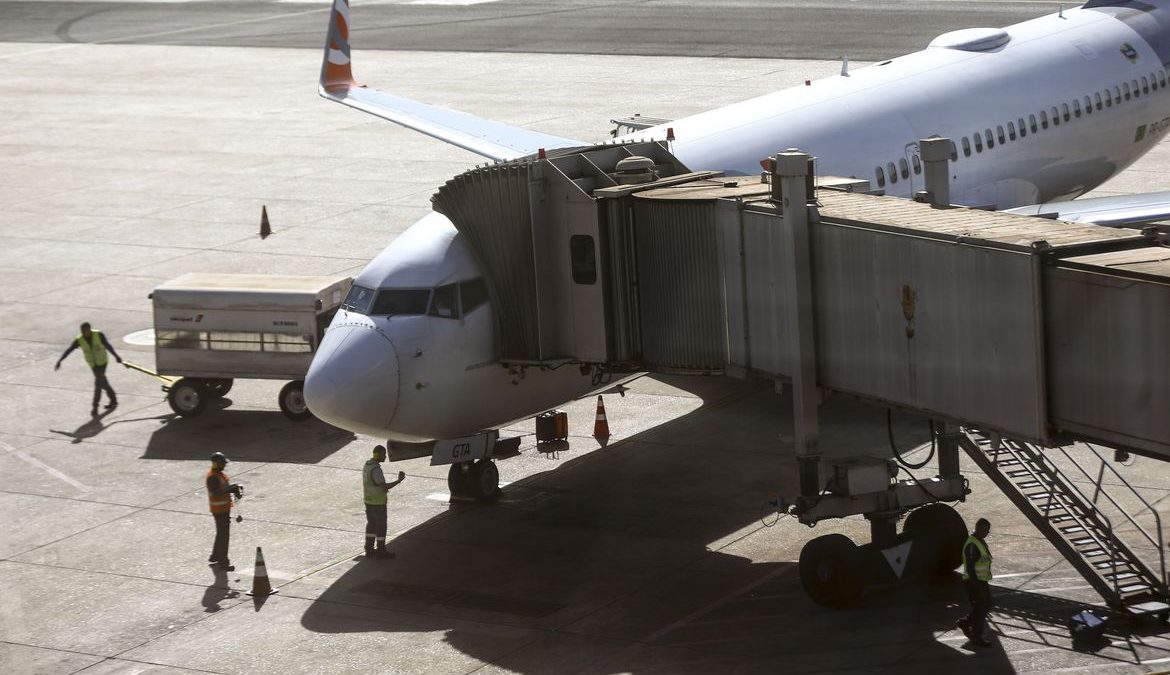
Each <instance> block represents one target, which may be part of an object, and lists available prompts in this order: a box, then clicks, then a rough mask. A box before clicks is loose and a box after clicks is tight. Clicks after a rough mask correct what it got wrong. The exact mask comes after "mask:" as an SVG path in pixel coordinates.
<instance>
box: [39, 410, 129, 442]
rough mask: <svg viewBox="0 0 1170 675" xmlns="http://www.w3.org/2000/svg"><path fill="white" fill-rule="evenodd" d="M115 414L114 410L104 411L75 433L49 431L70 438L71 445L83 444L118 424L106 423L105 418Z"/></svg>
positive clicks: (58, 430)
mask: <svg viewBox="0 0 1170 675" xmlns="http://www.w3.org/2000/svg"><path fill="white" fill-rule="evenodd" d="M113 412H114V411H113V410H103V411H102V412H101V414H99V415H95V416H94V417H91V418H89V419H88V420H86V421H85V422H83V423H82V424H81V426H79V427H77V428H76V429H74V430H73V431H61V430H60V429H49V431H50V432H51V433H54V434H60V435H62V436H65V437H67V438H69V439H70V441H69V442H70V443H74V444H76V443H81V442H82V441H85V440H87V439H90V438H93V437H94V436H97V435H98V434H100V433H101V432H103V431H105V429H106V427H108V426H110V424H117V422H111V423H110V424H106V423H105V422H104V420H105V418H106V417H109V416H110V415H111V414H113Z"/></svg>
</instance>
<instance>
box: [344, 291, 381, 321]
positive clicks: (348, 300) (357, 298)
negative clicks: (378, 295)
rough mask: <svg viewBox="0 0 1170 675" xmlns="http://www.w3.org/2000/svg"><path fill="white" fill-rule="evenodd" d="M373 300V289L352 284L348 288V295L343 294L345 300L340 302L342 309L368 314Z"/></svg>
mask: <svg viewBox="0 0 1170 675" xmlns="http://www.w3.org/2000/svg"><path fill="white" fill-rule="evenodd" d="M373 302H374V291H373V289H370V288H365V287H363V286H354V287H352V288H350V289H349V295H347V296H345V302H343V303H341V308H342V309H348V310H350V311H354V312H357V313H359V314H368V313H369V310H370V305H371V304H373Z"/></svg>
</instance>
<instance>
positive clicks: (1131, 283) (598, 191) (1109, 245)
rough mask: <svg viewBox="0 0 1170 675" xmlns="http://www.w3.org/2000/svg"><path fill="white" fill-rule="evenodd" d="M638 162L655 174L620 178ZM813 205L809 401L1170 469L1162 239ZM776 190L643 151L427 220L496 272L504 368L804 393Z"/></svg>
mask: <svg viewBox="0 0 1170 675" xmlns="http://www.w3.org/2000/svg"><path fill="white" fill-rule="evenodd" d="M636 156H644V157H648V158H650V159H651V160H652V161H651V162H649V163H648V164H652V166H651V167H649V168H647V169H646V170H645V171H644V172H643V173H641V174H640V175H635V176H633V177H632V178H631V176H628V175H627V176H623V175H620V174H619V173H618V171H617V165H618V162H620V161H621V160H623V159H626V158H629V157H636ZM630 180H644V181H645V182H637V183H633V184H623V183H624V182H625V181H630ZM810 180H811V179H810ZM813 185H814V191H813V192H811V193H810V195H811V198H812V201H810V202H809V203H808V205H807V213H808V217H809V219H810V227H809V230H808V231H809V233H810V240H809V242H808V249H809V251H810V252H811V267H810V270H809V279H808V280H807V281H808V282H809V284H810V288H811V289H812V295H811V307H810V308H809V317H808V318H809V319H810V320H811V322H812V326H811V327H812V334H813V336H814V338H815V342H814V344H813V345H812V346H813V350H814V352H815V364H814V369H815V373H816V386H818V387H820V388H824V389H828V390H833V391H838V392H844V393H848V394H852V395H856V396H860V397H864V398H867V399H871V400H875V401H880V402H884V403H886V404H888V405H891V406H896V407H900V408H907V409H913V410H917V411H920V412H922V413H923V414H927V415H931V416H934V417H936V418H937V419H940V420H950V421H954V422H955V423H961V424H967V425H971V426H976V427H979V428H981V429H986V430H991V431H996V432H998V433H1001V434H1003V435H1005V436H1010V437H1013V438H1018V439H1021V440H1026V441H1029V442H1034V443H1037V444H1040V445H1045V446H1052V445H1059V444H1061V443H1062V442H1064V441H1065V440H1066V439H1067V438H1071V437H1076V438H1084V439H1086V440H1091V441H1095V442H1099V443H1103V444H1107V445H1110V446H1114V447H1124V448H1126V449H1129V450H1133V451H1137V452H1141V453H1143V454H1149V455H1152V456H1157V457H1159V458H1170V415H1165V414H1163V411H1164V410H1165V402H1166V401H1170V350H1167V349H1166V348H1165V346H1166V345H1170V248H1167V246H1166V239H1165V237H1164V236H1163V235H1161V234H1159V233H1158V232H1157V231H1156V230H1147V231H1145V232H1139V231H1135V230H1126V229H1115V228H1107V227H1098V226H1095V225H1086V224H1075V223H1066V222H1059V221H1054V220H1049V219H1039V218H1028V217H1021V216H1014V215H1008V214H999V213H991V212H986V211H979V210H973V209H965V208H947V209H940V208H936V207H934V206H932V205H930V204H926V203H916V202H911V201H908V200H903V199H895V198H889V197H883V196H875V195H870V194H865V193H866V191H867V190H868V184H867V183H865V182H864V181H857V180H853V179H837V178H829V177H822V178H819V179H816V182H815V184H813ZM773 187H774V186H773V185H772V184H771V183H769V182H761V178H760V177H724V176H721V175H719V174H717V173H714V172H690V171H688V170H687V168H686V167H684V166H683V165H682V164H681V163H679V162H678V161H677V160H676V159H674V158H673V156H671V155H670V153H669V151H668V150H667V148H666V147H665V144H659V143H642V144H628V145H607V146H599V147H596V148H588V149H583V150H576V151H568V152H562V153H561V154H560V155H558V156H552V155H550V156H548V157H547V158H543V159H531V160H522V161H518V162H509V163H502V164H496V165H490V166H486V167H482V168H479V169H475V170H472V171H468V172H466V173H464V174H462V175H460V176H458V177H456V178H455V179H453V180H452V181H449V182H448V183H447V185H446V186H444V187H443V188H441V189H440V190H439V192H438V193H437V194H436V195H435V197H434V200H433V201H434V206H435V208H436V210H438V211H440V212H442V213H444V214H445V215H447V216H448V217H449V218H450V219H451V221H452V222H453V223H454V224H455V226H456V227H457V228H458V229H459V230H460V231H461V232H462V233H463V234H465V235H466V236H467V237H468V239H469V241H470V242H471V245H472V248H473V250H474V251H475V253H476V255H477V257H478V258H479V260H480V262H481V264H482V265H483V267H484V269H485V272H486V275H487V279H488V286H489V289H490V292H491V296H492V301H493V305H494V306H495V308H496V314H497V339H498V344H499V352H500V359H501V360H502V361H504V362H507V363H515V364H531V365H538V366H539V365H547V366H553V365H559V364H562V363H565V362H574V363H580V364H588V365H591V366H597V367H602V368H607V369H614V370H622V371H652V372H654V371H658V372H696V373H711V372H723V373H726V374H729V375H732V376H738V377H749V376H757V377H767V378H777V379H781V380H791V379H792V377H793V374H794V373H793V364H794V363H796V361H797V359H798V355H797V354H795V353H793V350H794V347H793V345H794V344H795V342H794V341H793V339H792V337H793V336H792V331H794V330H795V329H796V327H795V323H794V322H793V321H791V320H788V317H790V316H795V315H793V314H792V312H793V308H792V306H791V305H792V303H793V302H794V301H793V297H794V295H793V293H794V290H793V289H792V288H790V286H791V282H790V281H789V276H786V274H785V267H784V262H785V260H786V259H791V256H792V255H793V253H792V251H789V250H787V247H788V245H787V244H786V243H785V240H784V238H783V237H782V236H780V235H781V233H782V232H783V231H784V229H785V227H786V217H785V213H784V209H783V208H781V207H780V206H779V205H778V202H777V200H776V198H775V195H774V194H773V192H774V190H773ZM802 208H805V206H804V205H802Z"/></svg>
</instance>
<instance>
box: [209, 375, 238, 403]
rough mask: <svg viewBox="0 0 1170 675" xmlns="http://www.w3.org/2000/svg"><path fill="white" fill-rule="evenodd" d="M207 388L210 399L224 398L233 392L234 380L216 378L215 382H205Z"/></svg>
mask: <svg viewBox="0 0 1170 675" xmlns="http://www.w3.org/2000/svg"><path fill="white" fill-rule="evenodd" d="M204 382H205V383H206V384H205V387H206V389H207V395H208V396H209V397H210V398H223V397H224V396H227V393H228V392H229V391H231V390H232V383H233V382H234V380H232V379H231V378H230V377H223V378H216V379H213V380H205V381H204Z"/></svg>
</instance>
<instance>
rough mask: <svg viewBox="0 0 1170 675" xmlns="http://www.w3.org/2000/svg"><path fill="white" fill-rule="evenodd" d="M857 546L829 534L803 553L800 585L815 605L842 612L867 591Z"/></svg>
mask: <svg viewBox="0 0 1170 675" xmlns="http://www.w3.org/2000/svg"><path fill="white" fill-rule="evenodd" d="M859 562H860V556H859V555H858V552H857V544H854V543H853V542H852V541H851V540H850V539H849V537H846V536H845V535H843V534H827V535H825V536H823V537H817V538H816V539H813V540H812V541H810V542H809V543H807V544H805V546H804V548H803V549H801V551H800V563H799V570H800V583H801V585H802V586H804V591H805V592H806V593H808V596H809V597H810V598H812V600H813V602H815V603H817V604H818V605H823V606H825V607H832V608H840V607H846V606H848V605H850V604H852V603H853V602H854V601H855V600H857V598H858V597H859V596H860V595H861V589H862V587H863V584H862V577H861V571H860V570H859V569H858V566H859Z"/></svg>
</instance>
